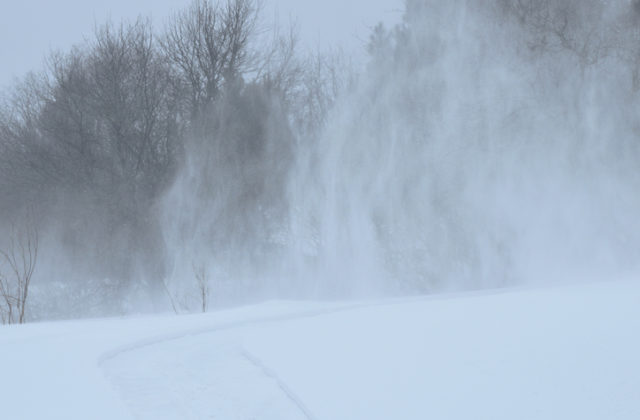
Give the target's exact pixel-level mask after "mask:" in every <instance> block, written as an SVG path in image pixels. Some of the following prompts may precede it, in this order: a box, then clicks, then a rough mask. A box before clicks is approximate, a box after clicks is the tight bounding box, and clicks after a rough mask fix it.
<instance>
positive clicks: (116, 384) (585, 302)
mask: <svg viewBox="0 0 640 420" xmlns="http://www.w3.org/2000/svg"><path fill="white" fill-rule="evenodd" d="M639 315H640V283H638V282H637V281H622V282H609V283H599V284H590V285H581V286H570V287H562V288H548V289H538V290H510V291H492V292H479V293H469V294H458V295H448V296H434V297H425V298H414V299H401V300H389V301H383V302H366V303H359V304H353V303H310V302H296V303H294V302H272V303H266V304H262V305H257V306H253V307H247V308H239V309H234V310H227V311H220V312H215V313H209V314H206V315H190V316H172V315H171V316H167V315H165V316H156V317H140V318H127V319H103V320H87V321H70V322H57V323H42V324H31V325H25V326H11V327H1V328H0V371H1V372H2V379H3V380H2V381H0V406H1V407H2V413H3V418H11V419H14V418H16V419H17V418H20V419H39V418H51V419H58V418H59V419H87V418H91V419H102V418H104V419H114V418H118V419H127V418H139V419H201V418H214V419H215V418H217V419H283V420H287V419H332V420H333V419H351V420H353V419H367V420H368V419H393V418H397V419H424V418H438V419H445V418H446V419H469V418H474V419H514V418H518V419H567V418H579V419H602V418H615V419H638V418H640V360H639V357H638V355H639V354H640V337H639V336H638V334H637V332H638V331H640V316H639Z"/></svg>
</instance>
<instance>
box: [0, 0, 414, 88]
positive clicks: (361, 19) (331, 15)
mask: <svg viewBox="0 0 640 420" xmlns="http://www.w3.org/2000/svg"><path fill="white" fill-rule="evenodd" d="M263 1H264V3H265V11H264V14H263V17H264V18H265V19H268V20H271V21H272V20H273V18H274V17H275V16H279V17H278V20H279V21H280V22H281V23H287V22H288V21H289V18H290V17H292V18H294V19H295V20H296V22H297V26H298V30H299V34H300V38H301V41H302V45H303V46H305V47H307V48H317V47H320V48H325V47H327V46H337V45H340V46H342V47H343V48H345V49H346V50H347V51H350V52H354V53H357V51H358V50H359V49H361V48H362V45H363V42H365V41H366V39H367V36H368V34H369V30H370V28H371V27H372V26H373V25H375V24H376V23H377V22H379V21H383V22H385V23H387V24H394V23H396V22H398V21H399V20H400V18H401V9H402V0H263ZM189 3H190V0H109V1H105V0H55V1H54V0H22V1H12V0H0V87H6V86H8V85H9V84H10V83H11V82H12V80H13V78H14V77H20V76H22V75H24V74H25V73H26V72H28V71H30V70H37V69H39V68H40V67H41V65H42V60H43V57H44V56H45V55H46V54H47V53H48V52H49V51H51V50H52V49H67V48H69V47H70V46H71V45H73V44H75V43H78V42H79V41H82V39H83V37H87V36H89V35H90V34H91V32H92V30H93V28H94V24H95V23H102V22H104V21H105V20H106V19H108V18H111V19H112V20H113V21H119V20H121V19H123V18H135V17H136V16H138V15H145V16H151V17H152V19H153V20H154V23H155V24H156V26H158V25H161V24H162V23H163V22H164V21H165V20H166V18H167V16H169V15H170V14H171V13H173V12H175V11H176V10H178V9H181V8H183V7H184V6H185V5H187V4H189Z"/></svg>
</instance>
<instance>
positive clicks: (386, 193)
mask: <svg viewBox="0 0 640 420" xmlns="http://www.w3.org/2000/svg"><path fill="white" fill-rule="evenodd" d="M406 7H407V13H406V17H405V20H404V23H403V25H402V26H401V27H399V28H396V29H395V30H393V31H386V30H385V29H384V28H382V27H378V28H376V30H375V31H374V33H373V35H372V37H371V40H370V45H369V47H370V53H371V55H372V61H371V63H370V68H369V69H368V71H367V72H366V74H365V75H364V76H363V77H362V78H361V80H360V84H359V86H358V89H357V92H355V93H354V94H351V95H348V96H346V97H344V98H342V101H341V102H340V103H339V105H338V106H337V107H336V108H335V109H334V110H333V112H332V113H331V117H330V119H329V122H328V123H327V126H326V130H325V131H324V133H323V135H322V137H321V139H320V140H319V141H318V142H317V143H316V144H315V145H314V151H313V152H312V153H308V154H307V155H305V156H306V157H305V158H304V159H302V160H300V161H299V162H298V166H297V167H296V170H295V171H294V172H293V174H292V191H293V193H292V202H291V206H292V215H293V217H292V220H293V227H294V228H293V229H292V233H293V237H294V238H295V240H296V241H295V242H294V243H295V244H296V245H297V247H295V251H296V252H297V253H296V255H297V257H298V260H297V261H298V262H299V265H298V268H299V269H300V273H306V274H309V273H310V276H309V277H305V275H304V274H300V276H301V279H304V280H301V281H306V280H307V279H308V278H311V279H313V282H314V284H315V285H317V286H318V287H319V289H320V290H322V291H323V292H328V293H331V292H336V293H340V294H343V293H347V294H349V293H352V294H361V293H367V294H370V293H389V292H398V291H404V292H406V291H412V292H414V291H430V290H442V289H466V288H479V287H496V286H502V285H510V284H522V283H534V282H537V283H539V282H551V281H557V280H566V281H576V280H580V279H584V278H593V277H599V278H602V277H605V276H610V275H620V274H622V273H627V272H628V271H629V270H632V269H633V268H636V265H637V261H638V256H639V255H638V252H639V250H640V225H639V224H638V222H637V220H636V217H635V215H636V214H638V211H639V210H640V201H639V200H638V198H637V194H636V193H635V192H636V191H637V190H638V186H639V184H638V181H639V179H638V171H637V162H638V159H639V158H640V156H639V154H638V152H639V150H638V142H637V133H638V123H639V122H640V120H639V119H638V114H637V109H638V105H640V104H639V103H638V99H639V97H638V86H637V71H638V70H637V65H638V64H637V63H638V50H637V46H634V45H633V41H634V40H637V18H636V17H635V15H633V16H632V14H631V11H630V10H628V9H629V4H628V3H627V2H608V3H605V2H600V1H596V0H594V1H588V2H571V1H546V2H539V1H518V2H516V1H509V0H505V1H492V2H474V1H450V2H449V1H447V2H442V1H429V0H422V1H418V0H416V1H408V2H407V4H406ZM630 16H632V17H630ZM302 244H304V245H305V246H302ZM300 267H302V268H300ZM305 270H306V271H305Z"/></svg>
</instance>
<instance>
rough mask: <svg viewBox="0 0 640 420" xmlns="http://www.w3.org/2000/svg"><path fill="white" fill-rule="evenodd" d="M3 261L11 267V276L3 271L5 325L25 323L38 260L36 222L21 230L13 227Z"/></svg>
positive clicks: (0, 303)
mask: <svg viewBox="0 0 640 420" xmlns="http://www.w3.org/2000/svg"><path fill="white" fill-rule="evenodd" d="M0 259H1V260H2V263H3V265H6V266H7V267H8V270H7V271H8V274H3V273H2V272H0V298H1V300H0V319H1V320H2V323H3V324H15V323H18V324H23V323H24V322H25V321H26V307H27V300H28V298H29V286H30V285H31V279H32V278H33V272H34V270H35V267H36V262H37V259H38V230H37V229H36V228H35V227H34V225H33V224H32V223H26V224H25V225H24V227H23V228H22V229H21V230H18V229H17V228H16V227H15V226H14V227H13V229H12V232H11V237H10V239H9V245H8V248H7V250H6V251H5V250H0ZM0 268H3V267H2V266H0Z"/></svg>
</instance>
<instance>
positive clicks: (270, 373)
mask: <svg viewBox="0 0 640 420" xmlns="http://www.w3.org/2000/svg"><path fill="white" fill-rule="evenodd" d="M241 354H242V356H243V357H244V358H245V359H247V360H248V361H249V362H251V364H253V365H254V366H255V367H257V368H258V369H260V370H261V371H262V373H264V375H265V376H267V377H269V378H271V379H273V380H274V381H275V382H276V384H277V385H278V387H279V388H280V389H281V390H282V392H284V394H285V395H286V396H287V398H288V399H289V400H290V401H291V402H292V403H293V404H294V405H295V406H296V407H298V409H299V410H300V411H301V412H302V414H304V416H305V417H306V418H307V419H308V420H317V418H316V416H314V415H313V413H312V412H311V411H310V410H309V408H308V407H307V406H306V404H305V403H304V401H302V399H301V398H300V397H299V396H298V395H297V394H296V393H295V392H294V391H293V390H292V389H291V388H290V387H289V386H288V385H287V384H286V382H284V381H283V380H282V379H281V378H280V376H278V374H277V373H276V372H275V371H274V370H273V369H271V368H269V367H268V366H267V365H265V364H264V363H263V362H262V360H260V359H259V358H258V357H256V356H255V355H253V354H251V353H250V352H249V351H248V350H246V349H244V348H243V349H241Z"/></svg>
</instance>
